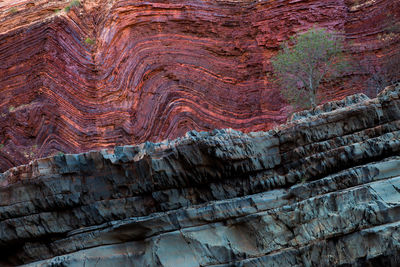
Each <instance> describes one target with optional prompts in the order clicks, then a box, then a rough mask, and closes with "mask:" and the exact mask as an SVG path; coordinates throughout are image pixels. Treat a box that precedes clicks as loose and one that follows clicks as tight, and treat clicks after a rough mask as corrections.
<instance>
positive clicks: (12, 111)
mask: <svg viewBox="0 0 400 267" xmlns="http://www.w3.org/2000/svg"><path fill="white" fill-rule="evenodd" d="M81 2H82V3H81V5H78V6H71V3H70V2H69V1H67V0H57V1H56V0H35V1H28V0H18V1H14V0H3V1H1V2H0V62H1V64H0V171H6V170H7V169H9V168H11V167H13V166H18V165H21V164H26V163H28V162H29V161H30V160H32V159H35V158H39V157H44V156H48V155H55V154H57V153H59V152H60V151H61V152H70V153H79V152H84V151H89V150H92V149H101V148H107V147H108V148H109V147H114V146H115V145H124V144H139V143H142V142H145V141H161V140H164V139H167V138H169V139H172V138H176V137H179V136H183V135H184V134H185V133H186V132H187V131H189V130H197V131H201V130H206V131H208V130H211V129H215V128H233V129H237V130H241V131H243V132H250V131H259V130H267V129H270V128H272V127H273V126H274V125H278V124H280V123H282V122H284V120H285V119H286V116H287V114H288V110H289V109H288V107H287V106H286V104H285V103H284V102H283V101H282V99H281V98H280V96H279V92H278V89H277V88H276V87H275V86H274V85H273V84H272V83H271V81H270V79H269V78H268V75H267V74H268V73H270V72H271V66H270V64H269V59H270V57H271V56H272V55H274V54H275V53H276V52H277V50H278V46H279V44H280V43H281V42H282V41H283V40H285V39H287V38H288V36H290V35H292V34H294V33H295V32H297V31H301V30H305V29H307V28H309V27H310V26H311V25H314V24H318V25H320V26H322V27H328V28H330V29H335V30H338V31H342V32H343V34H344V35H345V37H346V40H348V43H347V46H348V52H349V53H351V54H352V55H355V56H356V57H361V56H363V55H369V54H377V55H378V56H381V55H382V54H385V53H387V52H388V51H391V50H393V47H394V45H395V44H396V42H397V43H398V38H394V39H393V40H392V41H391V42H390V43H388V46H387V47H383V46H382V44H381V43H380V42H379V41H378V39H379V35H380V34H381V33H382V31H383V27H384V24H383V23H382V21H384V20H385V18H386V17H387V15H388V14H390V13H392V14H393V16H400V4H399V1H398V0H373V1H366V0H359V1H355V0H354V1H351V0H344V1H343V0H323V1H321V0H303V1H297V0H296V1H292V0H284V1H280V0H279V1H270V0H260V1H248V0H226V1H200V0H190V1H162V0H154V1H133V0H118V1H117V0H84V1H81ZM67 10H69V11H67ZM396 18H398V17H396ZM330 86H331V89H334V90H327V91H325V92H324V96H325V99H340V98H342V97H343V96H346V95H351V94H354V93H357V92H359V91H360V90H361V89H360V84H358V85H356V86H343V84H342V83H338V84H333V85H330Z"/></svg>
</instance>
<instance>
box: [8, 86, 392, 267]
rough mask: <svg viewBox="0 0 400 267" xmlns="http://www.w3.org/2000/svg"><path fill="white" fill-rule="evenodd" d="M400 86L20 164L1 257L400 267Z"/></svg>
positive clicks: (63, 262)
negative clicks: (284, 115)
mask: <svg viewBox="0 0 400 267" xmlns="http://www.w3.org/2000/svg"><path fill="white" fill-rule="evenodd" d="M399 94H400V86H398V87H397V88H395V87H392V88H388V89H387V90H385V91H384V92H383V93H382V94H381V95H379V97H378V98H374V99H368V98H367V97H365V96H364V95H362V94H359V95H353V96H350V97H347V98H346V99H343V100H339V101H335V102H330V103H327V104H325V105H323V106H319V107H318V108H317V109H315V110H313V111H309V112H302V113H299V114H296V115H295V116H293V117H292V118H291V120H290V121H289V122H288V123H287V124H285V125H281V126H280V127H277V128H276V129H274V130H270V131H268V132H251V133H248V134H244V133H241V132H238V131H235V130H214V131H212V132H210V133H207V132H196V131H191V132H188V133H187V134H186V135H185V136H184V137H182V138H178V139H176V140H172V141H168V140H167V141H163V142H161V143H149V142H146V143H143V144H141V145H137V146H121V147H116V148H115V149H110V150H106V149H104V150H101V151H91V152H86V153H82V154H66V155H57V156H54V157H49V158H43V159H38V160H35V161H32V162H31V163H29V164H28V165H23V166H19V167H15V168H12V169H10V170H8V171H6V172H4V173H2V174H0V251H1V254H0V264H1V265H2V266H8V265H19V264H27V265H26V266H278V265H279V266H348V265H352V266H366V265H369V266H398V265H399V264H400V257H399V255H400V254H399V253H400V228H399V227H400V99H399V96H400V95H399Z"/></svg>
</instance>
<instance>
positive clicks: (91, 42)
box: [85, 37, 95, 45]
mask: <svg viewBox="0 0 400 267" xmlns="http://www.w3.org/2000/svg"><path fill="white" fill-rule="evenodd" d="M85 43H86V44H88V45H94V44H95V41H94V40H93V39H91V38H90V37H88V38H86V39H85Z"/></svg>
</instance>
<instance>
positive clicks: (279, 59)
mask: <svg viewBox="0 0 400 267" xmlns="http://www.w3.org/2000/svg"><path fill="white" fill-rule="evenodd" d="M271 63H272V66H273V68H274V74H275V78H276V81H277V82H278V83H279V85H280V87H281V93H282V95H283V97H285V98H286V100H287V101H288V102H289V103H290V104H292V105H293V106H294V107H295V108H299V107H301V108H307V107H310V106H311V107H312V108H315V106H316V105H317V99H316V95H317V90H318V88H319V87H320V84H321V82H323V81H324V80H327V79H331V78H333V77H337V75H339V74H340V73H342V72H343V71H344V69H345V68H346V66H347V64H346V62H345V60H344V56H343V42H342V39H341V38H339V37H338V36H337V34H336V33H335V32H328V31H327V30H325V29H317V28H312V29H310V30H308V31H306V32H304V33H301V34H297V35H295V36H292V37H291V38H290V39H289V41H287V42H285V43H284V44H283V45H282V49H281V51H280V52H279V53H278V54H277V55H276V56H275V57H274V58H273V59H272V61H271Z"/></svg>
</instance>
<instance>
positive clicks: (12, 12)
mask: <svg viewBox="0 0 400 267" xmlns="http://www.w3.org/2000/svg"><path fill="white" fill-rule="evenodd" d="M8 12H10V13H11V14H16V13H18V9H17V8H16V7H12V8H10V9H9V10H8Z"/></svg>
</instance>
